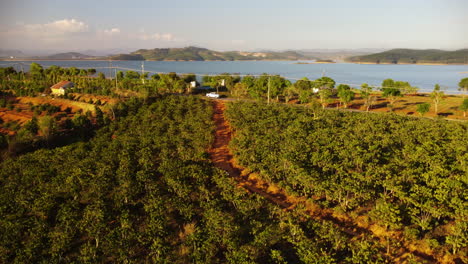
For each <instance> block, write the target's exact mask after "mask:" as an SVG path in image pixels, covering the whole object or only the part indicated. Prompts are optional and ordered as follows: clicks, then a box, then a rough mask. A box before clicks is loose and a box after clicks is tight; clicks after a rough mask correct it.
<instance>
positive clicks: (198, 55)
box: [110, 47, 314, 61]
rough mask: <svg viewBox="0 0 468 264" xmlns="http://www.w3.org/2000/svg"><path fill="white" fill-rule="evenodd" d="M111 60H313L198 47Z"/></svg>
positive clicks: (289, 53)
mask: <svg viewBox="0 0 468 264" xmlns="http://www.w3.org/2000/svg"><path fill="white" fill-rule="evenodd" d="M110 59H113V60H141V59H145V60H155V61H163V60H166V61H209V60H219V61H233V60H306V59H314V58H311V57H309V56H306V55H303V54H300V53H298V52H295V51H284V52H271V51H268V52H241V51H226V52H221V51H214V50H209V49H205V48H198V47H185V48H164V49H159V48H157V49H140V50H137V51H134V52H132V53H130V54H119V55H115V56H111V57H110Z"/></svg>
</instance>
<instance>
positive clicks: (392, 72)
mask: <svg viewBox="0 0 468 264" xmlns="http://www.w3.org/2000/svg"><path fill="white" fill-rule="evenodd" d="M36 62H37V63H39V64H41V65H43V66H44V67H48V66H50V65H57V66H61V67H72V66H74V67H78V68H96V69H97V70H98V71H102V72H104V73H105V74H106V76H107V75H108V74H109V69H106V67H109V62H108V61H36ZM19 63H23V65H25V66H24V69H25V70H28V67H27V66H28V65H29V64H31V61H21V62H20V61H11V62H10V61H1V62H0V67H7V66H14V67H15V68H17V69H20V65H19ZM296 63H297V62H296V61H145V62H144V67H145V71H147V72H150V73H156V72H177V73H195V74H198V75H199V76H202V75H206V74H220V73H239V74H242V75H244V74H253V75H257V74H262V73H268V74H279V75H281V76H283V77H285V78H287V79H289V80H291V81H294V80H296V79H299V78H302V77H307V78H309V79H317V78H320V77H321V76H322V75H324V76H328V77H331V78H332V79H334V80H335V81H336V82H337V83H346V84H351V85H352V86H354V87H358V86H360V85H361V84H362V83H368V84H370V85H375V86H379V85H380V84H381V83H382V81H383V80H384V79H387V78H391V79H394V80H399V81H407V82H409V83H410V84H411V85H413V86H417V87H419V88H420V90H419V91H420V92H430V91H432V89H433V88H434V85H435V84H440V85H441V86H442V88H444V89H445V90H446V92H447V93H449V94H457V93H460V91H458V90H457V89H458V82H459V81H460V80H461V79H462V78H466V77H468V65H375V64H352V63H332V64H296ZM141 64H142V62H141V61H112V62H111V65H112V66H113V67H120V68H121V70H125V69H133V70H136V71H141ZM112 71H113V70H112Z"/></svg>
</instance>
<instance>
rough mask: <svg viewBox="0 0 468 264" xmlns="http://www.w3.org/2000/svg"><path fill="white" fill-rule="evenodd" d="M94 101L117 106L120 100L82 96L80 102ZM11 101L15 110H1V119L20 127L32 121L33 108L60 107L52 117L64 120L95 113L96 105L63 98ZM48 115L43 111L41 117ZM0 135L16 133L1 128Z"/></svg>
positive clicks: (29, 98)
mask: <svg viewBox="0 0 468 264" xmlns="http://www.w3.org/2000/svg"><path fill="white" fill-rule="evenodd" d="M90 99H92V100H93V101H94V102H95V101H97V100H100V101H101V102H103V103H105V104H115V103H116V102H117V101H118V99H113V98H109V97H105V96H95V95H80V100H85V101H89V100H90ZM8 100H9V101H14V103H13V104H12V106H13V109H11V110H10V109H8V108H0V118H1V119H2V120H3V123H4V124H5V123H9V122H16V123H17V124H18V125H20V126H22V125H24V124H25V123H26V122H28V121H30V120H31V119H32V118H33V116H34V111H33V109H32V107H33V106H38V105H44V104H50V105H53V106H58V107H60V111H58V112H56V113H53V114H52V116H55V117H57V116H59V115H60V116H61V119H62V118H72V117H73V115H74V114H75V113H76V112H79V111H82V112H84V113H85V112H87V111H90V112H92V113H94V111H95V105H94V104H90V103H85V102H78V101H73V100H68V99H61V98H51V97H27V96H25V97H10V98H8ZM43 115H46V111H42V113H41V114H40V115H39V116H43ZM0 133H2V134H9V135H13V134H15V132H14V131H13V130H12V129H10V128H7V127H4V125H3V127H0Z"/></svg>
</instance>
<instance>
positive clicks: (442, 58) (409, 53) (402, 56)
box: [346, 49, 468, 64]
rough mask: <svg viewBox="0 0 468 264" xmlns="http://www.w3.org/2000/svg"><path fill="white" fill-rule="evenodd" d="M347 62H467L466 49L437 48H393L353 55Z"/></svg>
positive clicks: (467, 54) (467, 50) (467, 53)
mask: <svg viewBox="0 0 468 264" xmlns="http://www.w3.org/2000/svg"><path fill="white" fill-rule="evenodd" d="M346 61H348V62H359V63H393V64H399V63H403V64H406V63H441V64H466V63H468V49H461V50H456V51H444V50H437V49H428V50H413V49H393V50H389V51H384V52H380V53H375V54H370V55H363V56H353V57H349V58H347V59H346Z"/></svg>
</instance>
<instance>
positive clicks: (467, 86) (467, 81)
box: [458, 78, 468, 92]
mask: <svg viewBox="0 0 468 264" xmlns="http://www.w3.org/2000/svg"><path fill="white" fill-rule="evenodd" d="M458 87H459V88H458V90H460V91H465V92H468V78H463V79H461V80H460V82H459V83H458Z"/></svg>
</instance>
